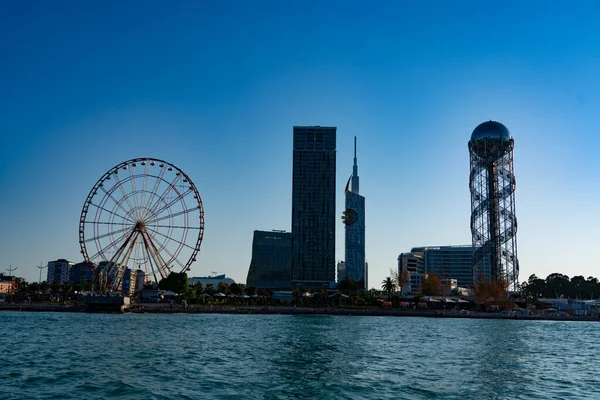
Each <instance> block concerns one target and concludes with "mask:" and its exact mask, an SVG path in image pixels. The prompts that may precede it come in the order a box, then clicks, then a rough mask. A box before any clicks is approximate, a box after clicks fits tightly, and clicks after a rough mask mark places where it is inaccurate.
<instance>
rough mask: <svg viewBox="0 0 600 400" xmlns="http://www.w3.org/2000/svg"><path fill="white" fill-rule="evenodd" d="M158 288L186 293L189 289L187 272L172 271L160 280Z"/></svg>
mask: <svg viewBox="0 0 600 400" xmlns="http://www.w3.org/2000/svg"><path fill="white" fill-rule="evenodd" d="M158 288H159V289H161V290H170V291H172V292H175V293H182V294H183V293H186V292H187V291H188V282H187V274H186V273H185V272H181V273H177V272H171V273H170V274H169V276H167V277H166V278H163V279H161V280H160V282H158Z"/></svg>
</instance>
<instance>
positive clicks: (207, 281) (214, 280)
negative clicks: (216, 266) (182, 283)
mask: <svg viewBox="0 0 600 400" xmlns="http://www.w3.org/2000/svg"><path fill="white" fill-rule="evenodd" d="M198 282H200V283H201V284H202V287H203V288H206V286H208V285H213V287H214V288H215V289H217V288H218V287H219V283H221V282H223V283H225V284H226V285H231V284H232V283H235V281H234V280H233V279H231V278H227V277H226V276H225V274H222V275H213V276H196V277H193V278H188V285H190V286H191V285H194V284H196V283H198Z"/></svg>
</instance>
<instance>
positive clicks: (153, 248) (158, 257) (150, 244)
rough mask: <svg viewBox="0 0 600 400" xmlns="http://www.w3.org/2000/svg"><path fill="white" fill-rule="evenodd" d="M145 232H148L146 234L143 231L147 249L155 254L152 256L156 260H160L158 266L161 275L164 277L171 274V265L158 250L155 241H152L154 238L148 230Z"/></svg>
mask: <svg viewBox="0 0 600 400" xmlns="http://www.w3.org/2000/svg"><path fill="white" fill-rule="evenodd" d="M145 233H146V234H145V235H144V234H143V233H142V238H143V239H144V244H145V245H146V249H147V250H148V251H149V254H152V255H153V256H152V258H154V260H155V262H156V261H158V263H157V268H158V272H159V273H160V276H161V277H162V278H166V277H167V276H169V274H168V272H169V266H168V265H167V263H166V262H165V260H164V259H163V258H162V256H161V255H160V252H159V251H158V248H157V247H156V246H155V245H154V242H153V241H152V238H151V237H150V235H148V233H147V232H145Z"/></svg>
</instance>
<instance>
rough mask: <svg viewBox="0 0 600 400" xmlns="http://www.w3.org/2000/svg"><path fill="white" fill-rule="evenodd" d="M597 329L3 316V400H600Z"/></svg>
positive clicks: (419, 321) (577, 325) (500, 323)
mask: <svg viewBox="0 0 600 400" xmlns="http://www.w3.org/2000/svg"><path fill="white" fill-rule="evenodd" d="M598 355H600V324H599V323H597V322H567V321H522V320H480V319H445V318H413V317H400V318H398V317H357V316H352V317H351V316H294V315H226V314H84V313H50V312H49V313H35V312H12V311H5V312H0V398H2V399H299V398H300V399H308V398H316V399H365V398H367V399H387V398H389V399H567V398H569V399H570V398H590V399H598V398H600V377H599V372H600V366H599V363H598Z"/></svg>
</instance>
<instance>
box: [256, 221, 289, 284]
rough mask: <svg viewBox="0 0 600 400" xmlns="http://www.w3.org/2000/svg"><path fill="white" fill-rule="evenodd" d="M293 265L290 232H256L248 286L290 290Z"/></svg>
mask: <svg viewBox="0 0 600 400" xmlns="http://www.w3.org/2000/svg"><path fill="white" fill-rule="evenodd" d="M291 263H292V234H291V233H290V232H285V231H276V230H274V231H254V238H253V239H252V260H251V261H250V268H249V269H248V278H247V279H246V284H247V285H252V286H255V287H257V288H265V289H288V288H289V287H290V285H291V284H290V273H291Z"/></svg>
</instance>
